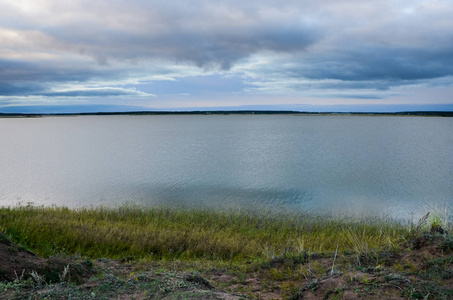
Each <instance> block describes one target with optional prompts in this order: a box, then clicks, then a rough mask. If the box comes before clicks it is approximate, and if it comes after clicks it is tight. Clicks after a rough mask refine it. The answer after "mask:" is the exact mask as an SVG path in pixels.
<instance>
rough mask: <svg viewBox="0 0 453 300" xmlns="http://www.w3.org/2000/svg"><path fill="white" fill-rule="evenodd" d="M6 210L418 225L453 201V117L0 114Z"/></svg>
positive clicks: (0, 175)
mask: <svg viewBox="0 0 453 300" xmlns="http://www.w3.org/2000/svg"><path fill="white" fill-rule="evenodd" d="M0 145H1V146H0V205H1V206H14V205H17V204H18V203H21V204H26V203H27V202H33V203H34V204H36V205H52V204H56V205H64V206H69V207H80V206H91V205H93V206H97V205H119V204H124V203H134V204H139V205H151V206H152V205H182V206H196V207H205V206H208V207H222V208H241V209H242V208H243V209H250V208H253V209H271V210H282V209H283V210H289V211H304V212H309V213H321V214H324V213H333V214H346V215H357V214H358V215H378V216H381V217H382V216H389V217H392V218H396V219H401V220H417V218H419V217H421V216H422V215H424V214H425V213H426V212H427V211H428V210H432V209H433V208H435V207H437V208H438V209H447V208H449V206H451V204H453V180H452V179H453V118H440V117H399V116H334V115H333V116H306V115H305V116H303V115H144V116H77V117H45V118H3V119H0Z"/></svg>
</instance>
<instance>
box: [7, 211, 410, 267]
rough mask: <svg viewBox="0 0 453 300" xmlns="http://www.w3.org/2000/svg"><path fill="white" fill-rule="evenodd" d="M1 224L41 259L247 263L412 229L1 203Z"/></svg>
mask: <svg viewBox="0 0 453 300" xmlns="http://www.w3.org/2000/svg"><path fill="white" fill-rule="evenodd" d="M0 229H1V230H2V231H3V232H4V233H5V234H7V235H8V236H10V237H11V238H12V239H13V240H14V241H16V242H19V243H21V244H22V245H24V246H26V247H28V248H30V249H33V251H35V252H36V253H38V254H39V255H42V256H50V255H54V254H58V253H61V252H64V253H66V254H79V255H83V256H88V257H107V258H115V259H121V258H134V259H146V260H153V259H162V258H165V259H174V258H178V259H195V258H205V259H214V260H225V259H228V260H231V259H233V260H248V259H253V258H266V257H269V256H278V255H281V254H283V253H287V254H291V253H293V254H297V253H301V252H328V251H335V250H336V248H337V246H338V249H339V251H355V252H361V253H366V252H368V251H370V250H371V249H391V248H392V247H398V245H399V244H400V243H401V242H402V241H404V240H407V239H408V238H409V237H410V236H411V235H413V234H414V230H415V227H414V226H404V225H401V224H398V223H396V222H393V221H390V220H377V219H376V220H370V219H355V220H348V219H339V218H331V217H319V216H309V215H302V214H277V213H266V212H261V213H257V212H246V211H212V210H197V209H188V210H174V209H168V208H141V207H132V206H125V207H120V208H93V209H76V210H71V209H68V208H60V207H33V206H26V207H16V208H0Z"/></svg>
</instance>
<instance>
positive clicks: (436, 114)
mask: <svg viewBox="0 0 453 300" xmlns="http://www.w3.org/2000/svg"><path fill="white" fill-rule="evenodd" d="M106 115H112V116H117V115H137V116H143V115H295V116H299V115H300V116H339V115H340V116H426V117H453V111H401V112H301V111H287V110H224V111H222V110H220V111H132V112H131V111H129V112H92V113H36V114H35V113H0V118H39V117H54V116H56V117H63V116H106Z"/></svg>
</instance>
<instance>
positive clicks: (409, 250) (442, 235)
mask: <svg viewBox="0 0 453 300" xmlns="http://www.w3.org/2000/svg"><path fill="white" fill-rule="evenodd" d="M0 231H1V232H3V234H4V235H3V239H4V240H7V241H8V243H7V244H5V245H6V246H7V247H9V248H5V249H7V250H5V251H9V252H14V253H21V252H20V251H22V250H23V251H26V250H28V251H29V252H30V250H31V251H33V252H34V253H36V254H37V255H38V256H37V258H36V259H35V260H36V263H35V265H36V268H35V270H29V269H26V268H30V267H24V270H26V271H24V272H23V273H21V274H17V273H20V270H18V272H16V273H15V276H14V277H15V278H11V274H12V273H11V272H10V273H8V271H11V270H7V269H4V270H2V269H1V267H0V281H1V279H4V280H7V281H8V283H4V284H3V285H0V298H1V293H2V288H3V292H4V293H5V295H7V296H8V297H12V295H16V296H18V297H19V296H20V297H29V298H38V299H39V298H48V299H64V298H68V297H69V296H68V295H69V294H71V295H72V297H73V298H74V297H76V298H84V299H102V298H103V297H104V298H106V299H110V298H118V299H121V298H123V296H124V295H135V296H134V297H135V298H139V299H147V298H178V299H179V298H181V297H186V298H194V297H196V298H204V299H214V298H228V297H229V298H228V299H236V298H241V297H250V298H293V299H299V298H300V299H301V298H303V297H305V296H307V295H309V294H311V295H312V296H315V297H318V296H320V297H321V298H323V297H324V298H325V299H334V298H335V299H343V298H344V299H354V297H359V296H360V297H364V298H366V299H371V298H375V299H381V298H385V297H394V299H406V298H411V299H449V297H453V290H452V289H451V288H449V287H450V286H451V285H453V281H452V278H453V268H452V267H453V253H452V252H453V238H452V237H451V226H450V225H449V224H448V223H447V220H446V215H445V214H443V213H441V212H432V213H431V214H429V215H427V216H425V217H424V218H422V219H421V220H420V222H418V223H417V224H401V223H397V222H394V221H392V220H389V219H369V218H368V219H365V218H362V219H361V218H355V219H345V218H338V217H337V218H335V217H326V216H323V217H321V216H313V215H303V214H291V213H270V212H256V211H215V210H207V209H170V208H143V207H136V206H124V207H119V208H102V207H101V208H92V209H87V208H81V209H68V208H61V207H35V206H31V205H29V206H23V207H14V208H0ZM449 232H450V234H449ZM0 241H1V239H0ZM11 241H12V242H14V243H17V244H20V246H13V243H12V242H11ZM6 246H5V247H6ZM14 247H15V248H14ZM8 249H9V250H8ZM11 249H15V250H14V251H13V250H11ZM0 250H1V247H0ZM14 255H17V254H14ZM24 255H25V254H24ZM27 255H32V254H27ZM23 257H25V256H23ZM41 257H43V258H48V259H47V260H43V259H42V258H41ZM38 258H39V259H38ZM15 259H16V258H15ZM16 260H17V259H16ZM32 260H33V259H32V258H31V256H30V257H28V256H27V261H28V262H30V261H32ZM38 260H39V261H38ZM41 260H42V261H41ZM28 265H30V263H28ZM32 265H33V264H32ZM16 268H17V267H16ZM52 268H53V269H52ZM2 272H3V278H2ZM8 274H9V277H8ZM5 282H6V281H5ZM71 282H72V283H71ZM87 285H88V286H89V288H86V286H87ZM44 287H45V288H44ZM43 289H44V291H45V292H42V290H43ZM39 291H40V292H39ZM351 291H352V294H349V292H351ZM68 293H69V294H68ZM122 295H123V296H122ZM353 296H354V297H353ZM128 297H129V296H128ZM235 297H236V298H235ZM395 297H396V298H395ZM398 297H399V298H398Z"/></svg>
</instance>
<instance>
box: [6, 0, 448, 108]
mask: <svg viewBox="0 0 453 300" xmlns="http://www.w3.org/2000/svg"><path fill="white" fill-rule="evenodd" d="M452 16H453V1H451V0H431V1H430V0H425V1H418V0H413V1H406V0H399V1H395V0H368V1H363V0H325V1H311V0H296V1H281V0H280V1H274V0H259V1H258V0H257V1H254V0H249V1H243V0H241V1H236V0H229V1H224V0H218V1H207V0H191V1H179V0H173V1H168V0H166V1H160V0H127V1H126V0H89V1H88V0H72V1H70V0H2V1H0V112H30V111H35V112H58V111H100V110H104V111H112V110H117V111H122V110H144V109H164V110H184V109H186V110H187V109H189V110H191V109H221V108H225V109H250V108H252V109H296V110H309V111H310V110H315V111H320V110H337V111H338V110H349V111H354V110H368V111H369V110H375V111H380V110H384V111H385V110H408V109H410V110H419V109H433V110H446V109H447V110H453V18H452Z"/></svg>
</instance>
